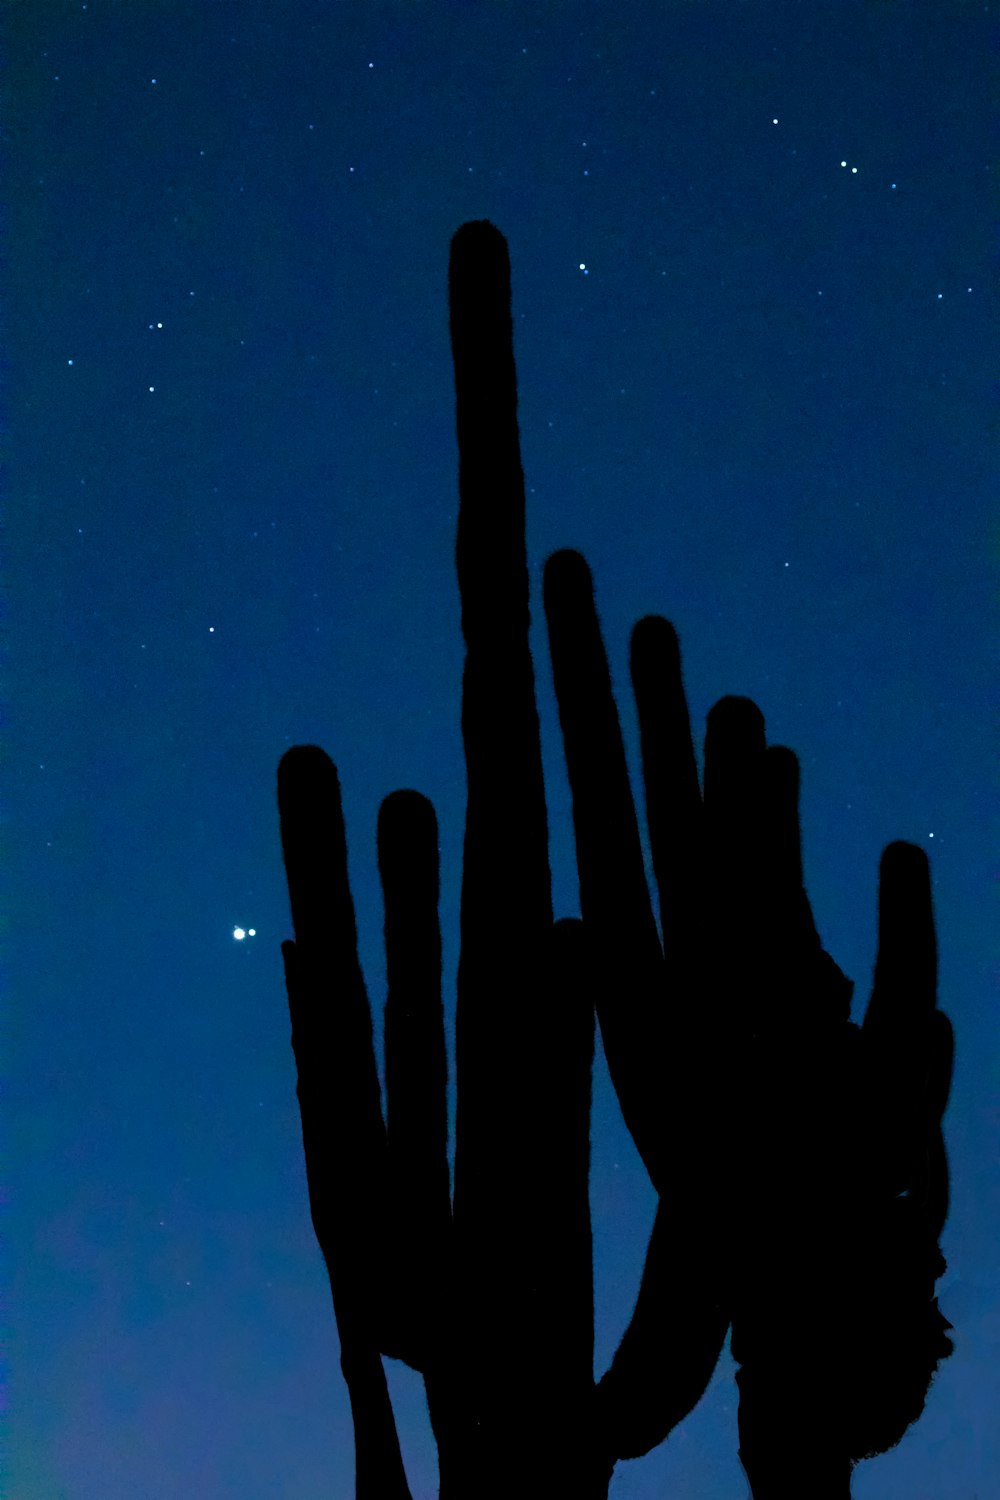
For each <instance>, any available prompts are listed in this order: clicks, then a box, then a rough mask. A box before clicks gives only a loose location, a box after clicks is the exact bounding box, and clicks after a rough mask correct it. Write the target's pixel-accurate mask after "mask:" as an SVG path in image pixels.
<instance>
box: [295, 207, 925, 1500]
mask: <svg viewBox="0 0 1000 1500" xmlns="http://www.w3.org/2000/svg"><path fill="white" fill-rule="evenodd" d="M450 295H451V327H452V347H453V353H454V361H455V379H456V397H457V427H458V442H459V454H460V470H459V480H460V515H459V528H458V545H457V562H458V573H459V583H460V588H461V595H462V628H463V633H464V636H465V642H466V666H465V675H464V680H463V690H462V728H463V736H464V741H465V753H466V762H467V771H468V802H467V815H466V834H465V847H464V864H463V874H462V897H461V954H460V961H459V973H458V1010H457V1022H456V1032H457V1034H456V1054H457V1058H456V1061H457V1089H458V1112H457V1120H456V1153H455V1182H454V1201H453V1203H452V1201H451V1198H450V1195H449V1177H448V1163H447V1123H446V1119H447V1117H446V1105H445V1086H446V1066H447V1065H446V1051H445V1040H444V1025H443V1012H442V1003H441V964H440V936H439V930H438V918H437V886H438V871H437V830H436V823H435V818H434V813H433V809H432V808H431V806H430V804H429V803H428V802H427V801H426V799H424V798H423V797H421V796H420V795H419V794H418V793H416V792H412V791H401V792H395V793H393V794H392V795H391V796H390V797H388V798H387V799H386V801H385V802H384V803H383V805H382V808H381V811H380V815H379V827H378V860H379V869H380V874H381V878H382V883H383V890H384V895H385V911H386V920H385V941H386V956H387V969H388V977H389V995H388V1000H387V1004H386V1013H385V1061H386V1068H385V1071H386V1094H387V1121H386V1120H384V1119H383V1115H382V1108H381V1101H380V1096H379V1085H378V1078H377V1073H376V1067H375V1059H374V1053H373V1046H372V1023H371V1014H370V1010H369V1006H368V1000H367V996H366V993H365V988H364V980H363V977H362V975H361V972H360V967H359V964H358V958H357V934H356V926H355V918H354V911H353V905H352V901H351V895H350V889H349V886H348V881H347V864H346V847H345V838H344V826H343V818H342V814H341V809H340V798H339V784H338V780H337V773H336V770H335V767H334V766H333V764H332V762H331V761H330V760H329V759H328V758H327V757H326V755H325V754H324V753H323V752H322V751H321V750H319V749H317V748H316V747H312V746H305V747H296V748H295V749H293V750H291V751H289V752H288V753H287V754H286V755H285V756H284V757H283V759H282V762H281V765H280V767H279V777H278V796H279V808H280V815H281V830H282V842H283V849H284V858H285V866H286V870H287V875H288V884H289V892H290V897H291V906H292V918H293V925H294V929H295V941H294V942H293V943H291V942H290V943H285V944H284V945H283V948H282V952H283V956H284V961H285V974H286V982H287V988H288V996H289V1006H290V1011H291V1018H292V1042H293V1047H294V1050H295V1056H296V1062H297V1067H298V1094H299V1101H300V1108H301V1115H302V1129H303V1141H304V1146H305V1154H306V1166H307V1174H308V1182H309V1197H310V1205H311V1209H312V1216H313V1223H314V1226H315V1229H316V1234H317V1238H318V1240H319V1244H320V1246H321V1249H322V1251H323V1254H324V1257H325V1259H326V1263H327V1267H328V1271H329V1276H330V1284H331V1289H332V1293H333V1301H334V1311H335V1314H336V1318H337V1325H338V1330H339V1333H340V1342H341V1363H342V1368H343V1371H344V1375H345V1379H346V1381H347V1385H348V1389H349V1392H350V1397H351V1403H352V1411H353V1416H354V1424H355V1440H356V1473H357V1480H356V1491H357V1495H358V1497H359V1500H375V1497H378V1500H395V1497H403V1496H406V1495H407V1494H408V1489H407V1484H406V1479H405V1475H404V1472H403V1466H402V1461H401V1457H400V1452H399V1445H398V1439H397V1434H396V1430H395V1426H394V1422H393V1417H392V1411H391V1406H390V1402H389V1397H388V1391H387V1388H386V1385H385V1380H384V1375H383V1371H382V1366H381V1362H380V1354H388V1355H392V1356H394V1357H397V1358H400V1359H403V1360H405V1361H406V1362H407V1363H408V1364H410V1365H411V1366H412V1367H413V1368H414V1369H417V1370H420V1371H422V1373H423V1375H424V1379H425V1384H426V1390H427V1400H428V1408H429V1412H430V1417H431V1423H432V1426H433V1429H434V1433H435V1437H436V1439H437V1444H438V1452H439V1461H440V1471H441V1491H440V1493H441V1496H442V1497H443V1500H459V1497H462V1500H465V1497H471V1496H477V1497H486V1500H489V1497H492V1496H497V1497H498V1496H500V1495H501V1494H503V1495H509V1494H514V1493H516V1494H518V1495H523V1496H528V1497H532V1496H539V1497H540V1496H543V1495H544V1496H546V1497H550V1496H552V1495H554V1494H567V1495H573V1496H575V1497H583V1500H587V1497H601V1496H603V1495H605V1494H606V1492H607V1487H608V1481H609V1479H610V1476H611V1472H612V1470H613V1467H614V1464H615V1462H616V1461H617V1459H618V1458H621V1457H633V1456H637V1455H638V1454H640V1453H644V1452H647V1451H648V1450H649V1448H651V1447H652V1446H654V1445H655V1444H656V1443H658V1442H660V1441H662V1439H663V1438H664V1437H665V1436H667V1434H668V1433H669V1432H670V1431H671V1430H672V1428H673V1427H674V1426H675V1425H676V1424H677V1422H679V1421H680V1420H682V1419H683V1417H684V1416H685V1415H686V1414H687V1413H688V1412H689V1411H690V1410H691V1409H692V1407H693V1406H694V1405H695V1404H696V1402H697V1401H698V1400H699V1399H700V1396H701V1395H702V1393H703V1391H704V1389H705V1386H706V1385H707V1382H708V1380H709V1378H710V1376H711V1373H712V1369H713V1368H714V1365H715V1363H716V1360H717V1358H718V1354H719V1352H720V1349H721V1347H722V1344H723V1340H724V1338H725V1333H726V1329H727V1327H728V1325H729V1323H730V1319H732V1322H733V1349H734V1353H735V1354H736V1355H737V1358H738V1359H739V1360H740V1361H741V1362H742V1366H743V1367H742V1369H741V1371H740V1375H739V1377H738V1379H739V1381H740V1386H741V1405H740V1433H741V1456H742V1458H743V1462H744V1465H745V1467H746V1469H747V1472H748V1474H749V1475H750V1478H751V1481H752V1483H753V1485H754V1493H755V1495H756V1496H757V1497H758V1500H770V1497H772V1496H777V1495H778V1494H789V1493H792V1492H793V1489H790V1488H788V1481H789V1477H790V1476H791V1475H792V1473H793V1467H792V1465H793V1462H794V1463H795V1464H797V1465H798V1468H797V1469H796V1470H795V1471H794V1472H795V1474H796V1479H797V1483H796V1486H795V1487H794V1493H796V1494H802V1493H806V1492H808V1493H809V1494H811V1495H816V1496H819V1495H825V1494H830V1495H833V1494H837V1495H838V1496H842V1495H844V1494H846V1493H847V1492H848V1488H849V1469H850V1462H851V1460H852V1459H854V1458H856V1457H859V1456H861V1454H862V1452H870V1451H876V1450H877V1449H878V1448H879V1447H880V1446H885V1445H886V1444H887V1442H893V1441H896V1440H897V1439H898V1435H899V1433H900V1432H901V1431H902V1429H903V1427H905V1425H906V1423H907V1422H909V1421H911V1420H912V1419H913V1417H914V1416H915V1415H917V1414H918V1412H919V1410H920V1407H921V1405H922V1401H923V1393H924V1390H925V1389H926V1380H927V1378H929V1372H930V1369H931V1368H932V1365H933V1360H934V1358H936V1357H940V1355H941V1353H943V1352H946V1350H945V1349H944V1347H943V1346H944V1345H947V1342H948V1341H947V1340H944V1339H943V1338H942V1333H941V1329H942V1328H943V1327H945V1326H949V1325H946V1324H945V1323H944V1320H943V1319H941V1318H940V1315H939V1314H937V1311H936V1305H935V1304H933V1303H932V1302H931V1292H932V1290H933V1281H934V1277H935V1275H937V1274H940V1270H941V1269H943V1264H942V1262H941V1261H940V1257H939V1253H938V1252H937V1250H936V1245H935V1243H934V1242H935V1240H936V1237H937V1234H938V1232H939V1231H940V1227H941V1224H942V1223H943V1220H944V1215H945V1212H946V1196H947V1188H946V1172H945V1166H944V1154H943V1145H942V1142H941V1135H940V1117H941V1113H942V1111H943V1109H944V1106H945V1103H946V1100H947V1092H948V1085H949V1080H950V1067H951V1053H950V1036H951V1034H950V1028H949V1027H948V1024H947V1021H946V1020H945V1018H944V1017H943V1016H941V1014H940V1013H939V1012H937V1011H936V1010H935V1009H934V974H933V926H932V921H931V914H930V897H929V883H928V876H927V869H926V861H925V860H924V859H923V856H922V855H921V854H920V851H918V850H914V849H913V848H912V847H911V846H906V845H895V846H890V849H889V850H887V851H886V855H885V856H884V858H883V871H882V906H881V926H880V949H879V966H878V969H877V972H876V987H875V994H874V995H873V999H872V1002H871V1004H870V1006H869V1010H868V1014H867V1015H866V1018H865V1023H864V1027H863V1028H860V1029H859V1028H858V1027H856V1026H853V1025H852V1023H850V1021H849V1019H848V1016H849V997H850V988H851V986H850V983H849V981H847V980H845V979H844V977H843V975H841V974H840V971H839V970H838V969H837V967H836V965H835V964H834V963H833V961H832V960H831V959H829V957H828V956H827V955H826V954H824V953H823V952H822V949H821V947H820V943H819V939H818V937H817V935H816V932H815V928H814V926H813V923H812V918H811V914H810V911H809V906H808V902H807V900H806V897H805V891H804V889H803V886H802V875H801V858H800V853H799V839H798V817H797V763H796V762H795V758H794V756H792V754H791V752H790V751H786V750H783V749H781V748H780V747H778V748H770V749H767V748H766V747H765V743H764V734H763V719H762V716H761V715H760V713H759V711H758V710H757V709H756V708H755V706H754V705H752V704H750V703H749V702H748V701H747V700H741V699H727V700H723V702H722V703H721V704H719V705H717V706H716V709H714V710H713V713H712V715H711V716H710V720H709V734H708V740H707V742H706V753H705V767H706V769H705V791H704V797H703V798H702V795H701V793H700V792H699V787H698V777H697V770H696V767H695V761H694V754H693V750H692V747H691V737H690V729H689V725H688V716H687V709H686V705H685V701H684V692H683V685H682V681H681V675H680V658H679V652H678V648H677V642H676V636H675V635H674V633H673V631H672V627H670V626H669V625H668V624H667V622H666V621H663V620H659V619H649V620H646V621H643V622H641V623H640V625H639V626H638V627H637V629H636V632H635V634H634V637H633V652H632V662H633V681H634V686H635V692H636V700H637V705H638V708H639V714H640V724H641V730H642V747H643V763H644V776H645V784H646V803H647V816H648V821H649V828H650V839H651V846H652V851H653V859H654V872H655V877H656V883H657V886H658V892H659V899H660V913H661V926H662V938H661V936H660V934H659V933H658V931H657V925H656V921H655V918H654V916H653V911H652V904H651V901H650V897H649V893H648V891H647V889H646V885H645V879H644V876H643V869H642V860H641V854H640V852H639V840H638V824H637V819H636V815H635V811H634V807H633V803H632V799H631V794H630V791H629V786H628V778H627V773H626V770H625V760H624V752H623V749H622V744H621V735H620V730H619V727H618V722H617V715H616V710H615V705H614V702H613V699H612V697H611V689H610V679H609V677H608V672H607V663H606V660H605V658H604V651H603V645H602V643H601V639H600V631H599V627H598V622H597V616H596V612H595V610H594V603H593V590H592V587H591V584H590V578H589V574H588V572H587V569H586V564H585V563H584V562H583V559H582V558H580V557H579V556H578V555H577V554H575V553H560V554H556V556H555V557H554V558H553V559H550V562H549V565H548V567H547V570H546V599H545V604H546V614H547V618H548V626H549V637H550V644H551V650H552V658H553V667H554V671H555V684H556V692H557V697H558V699H559V707H560V716H561V720H562V725H563V735H564V744H565V750H566V756H567V764H568V767H569V772H570V779H571V785H572V789H573V797H574V820H575V826H576V833H577V854H578V862H579V869H580V885H581V903H582V911H583V922H582V924H581V923H580V922H578V921H559V922H554V921H553V913H552V904H551V894H550V879H549V867H548V854H547V827H546V810H545V797H544V787H543V782H542V769H541V751H540V742H539V729H538V718H537V712H536V707H535V698H534V677H533V667H532V661H531V656H530V652H529V648H528V622H529V616H528V574H527V563H526V553H525V543H524V486H523V477H522V472H521V462H520V452H519V443H518V431H517V416H516V383H515V372H514V360H513V347H512V335H511V317H510V285H509V265H508V260H507V251H506V244H505V242H504V240H503V238H502V236H501V235H500V234H499V233H498V232H497V231H496V230H495V229H494V228H493V226H492V225H489V224H485V223H477V224H468V225H465V226H463V228H462V229H460V230H459V231H458V233H457V234H456V236H455V238H454V240H453V242H452V254H451V267H450ZM595 1008H596V1013H597V1017H598V1019H599V1021H600V1025H601V1030H602V1038H603V1042H604V1047H605V1052H606V1054H607V1057H608V1062H609V1067H610V1069H611V1074H612V1079H613V1082H614V1085H615V1088H616V1091H617V1093H618V1097H619V1100H620V1102H621V1105H622V1110H623V1114H624V1117H625V1120H626V1123H627V1125H628V1127H629V1129H630V1131H631V1132H632V1135H633V1137H634V1139H635V1141H636V1144H637V1146H638V1149H639V1151H640V1153H641V1155H642V1158H643V1160H644V1162H645V1164H646V1167H647V1169H648V1171H649V1173H650V1177H651V1179H652V1181H653V1183H654V1185H655V1187H656V1188H657V1190H658V1192H659V1193H660V1195H661V1203H660V1207H659V1210H658V1213H657V1218H656V1223H655V1226H654V1230H653V1235H652V1238H651V1242H650V1246H649V1250H648V1254H647V1260H646V1269H645V1272H644V1276H643V1282H642V1287H641V1289H640V1293H639V1297H638V1300H637V1304H636V1309H635V1313H634V1315H633V1319H632V1322H631V1324H630V1327H629V1329H628V1330H627V1332H626V1334H625V1337H624V1339H623V1341H622V1344H621V1346H620V1348H619V1350H618V1353H617V1355H616V1357H615V1360H614V1362H613V1364H612V1367H611V1369H610V1370H609V1371H608V1372H607V1374H606V1375H605V1376H604V1377H603V1379H602V1380H601V1381H600V1383H599V1384H598V1386H597V1387H596V1389H595V1386H594V1382H593V1285H592V1267H591V1237H590V1235H591V1232H590V1217H589V1204H588V1192H587V1189H588V1173H589V1114H590V1085H591V1065H592V1057H593V1038H594V1033H593V1027H594V1011H595ZM900 1194H904V1195H907V1196H904V1197H900V1196H899V1195H900ZM900 1205H902V1207H900ZM851 1214H854V1215H855V1216H856V1217H855V1218H854V1219H852V1218H851V1217H850V1215H851ZM852 1225H853V1226H855V1232H856V1234H857V1243H856V1245H855V1246H854V1248H853V1249H852V1248H851V1247H850V1242H849V1239H848V1233H849V1227H850V1226H852ZM883 1226H884V1227H883ZM901 1259H902V1261H903V1262H905V1266H906V1271H905V1273H904V1274H903V1276H902V1277H901V1278H899V1279H898V1280H893V1274H894V1273H893V1269H892V1266H891V1265H890V1261H892V1262H893V1264H894V1265H897V1266H898V1265H899V1263H900V1260H901ZM928 1278H929V1279H928ZM862 1289H864V1292H862ZM852 1299H853V1300H852ZM876 1307H877V1308H878V1311H879V1317H880V1318H881V1320H882V1322H881V1326H880V1328H879V1329H878V1331H877V1332H873V1331H872V1324H871V1318H872V1315H873V1312H872V1310H873V1309H874V1308H876ZM852 1317H853V1319H854V1320H855V1322H854V1325H853V1326H854V1337H855V1340H856V1342H857V1343H860V1344H861V1345H862V1348H861V1349H860V1350H859V1349H857V1348H854V1349H852V1350H851V1351H850V1352H849V1351H848V1346H847V1342H846V1341H845V1327H849V1326H850V1319H851V1318H852ZM810 1320H812V1321H810ZM804 1330H805V1332H803V1331H804ZM796 1338H799V1339H801V1340H802V1343H801V1344H800V1345H798V1346H797V1345H796V1343H795V1340H796ZM866 1339H867V1340H868V1353H869V1354H870V1353H872V1351H875V1360H874V1361H873V1362H875V1363H877V1365H878V1369H879V1379H878V1380H877V1381H870V1382H869V1385H870V1386H871V1388H872V1389H871V1391H870V1392H869V1390H868V1388H867V1387H866V1386H865V1371H864V1369H857V1368H856V1365H857V1364H858V1363H859V1362H860V1364H862V1365H863V1364H864V1360H865V1358H866V1357H867V1355H866V1353H865V1351H864V1347H863V1346H864V1343H865V1340H866ZM852 1360H854V1362H855V1363H854V1364H852V1362H851V1361H852ZM803 1362H805V1365H806V1366H807V1367H808V1369H809V1371H810V1377H809V1380H808V1381H803V1380H802V1377H801V1370H802V1368H803ZM845 1382H847V1383H849V1384H850V1396H849V1397H847V1398H845V1396H844V1389H845V1386H844V1383H845ZM803 1385H806V1386H807V1387H808V1388H809V1391H811V1394H807V1395H805V1396H803V1397H801V1398H800V1396H799V1395H798V1390H799V1388H801V1387H802V1386H803ZM888 1386H892V1387H893V1388H894V1389H896V1390H903V1389H904V1388H905V1390H906V1394H905V1397H903V1398H901V1399H900V1400H898V1401H897V1400H896V1398H895V1397H893V1398H892V1401H889V1400H887V1399H886V1395H885V1388H886V1387H888ZM918 1387H919V1389H918ZM859 1390H860V1391H861V1394H860V1395H859ZM894 1403H895V1404H894ZM894 1434H895V1435H894ZM803 1465H804V1467H803ZM813 1479H815V1480H816V1483H815V1484H814V1483H813V1482H812V1480H813ZM838 1486H839V1488H838Z"/></svg>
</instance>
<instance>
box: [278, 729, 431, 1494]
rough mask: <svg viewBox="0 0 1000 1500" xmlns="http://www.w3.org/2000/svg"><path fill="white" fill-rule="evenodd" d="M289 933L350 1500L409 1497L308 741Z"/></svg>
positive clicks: (373, 1092)
mask: <svg viewBox="0 0 1000 1500" xmlns="http://www.w3.org/2000/svg"><path fill="white" fill-rule="evenodd" d="M278 807H279V812H280V818H281V841H282V849H283V854H284V860H285V870H286V873H287V877H288V890H289V896H290V899H291V907H292V922H293V926H294V929H295V941H294V942H287V943H283V944H282V950H281V951H282V958H283V960H284V965H285V983H286V987H287V990H288V1004H289V1011H290V1013H291V1022H292V1048H293V1051H294V1053H295V1061H296V1067H297V1072H298V1086H297V1092H298V1099H299V1111H300V1114H301V1117H302V1142H303V1147H304V1150H305V1160H306V1176H307V1179H308V1184H309V1204H310V1209H311V1212H312V1221H313V1227H314V1229H315V1231H316V1238H317V1240H318V1241H319V1245H320V1249H321V1250H322V1252H323V1257H324V1260H325V1261H326V1265H327V1271H328V1274H329V1278H330V1289H331V1292H332V1295H333V1306H334V1312H335V1314H336V1319H337V1330H338V1333H339V1336H340V1362H341V1368H342V1370H343V1373H344V1378H345V1380H346V1382H347V1387H348V1392H349V1394H350V1399H351V1410H352V1414H353V1418H354V1435H355V1493H356V1496H357V1500H410V1491H409V1487H408V1485H407V1481H406V1475H405V1472H404V1469H403V1461H402V1455H401V1453H400V1449H399V1439H398V1435H397V1432H396V1425H395V1421H394V1418H393V1414H392V1404H391V1402H390V1400H389V1392H388V1387H387V1385H386V1381H385V1374H384V1371H383V1368H382V1363H381V1359H380V1357H379V1321H380V1317H379V1306H380V1299H381V1295H382V1282H383V1274H382V1259H381V1257H382V1250H383V1247H384V1246H385V1244H386V1227H387V1214H386V1208H387V1202H386V1194H387V1174H386V1139H385V1125H384V1122H383V1119H382V1109H381V1102H380V1094H379V1083H378V1073H377V1071H376V1067H375V1054H374V1050H373V1047H372V1026H371V1013H370V1011H369V1008H368V998H367V995H366V993H365V986H364V979H363V977H362V974H361V967H360V964H359V962H358V952H357V927H356V923H355V917H354V904H353V901H352V899H351V892H350V887H349V885H348V878H347V845H346V840H345V836H344V819H343V813H342V811H341V805H340V786H339V783H338V780H337V770H336V767H335V766H334V764H333V762H332V761H331V760H330V759H329V757H328V756H326V755H325V754H324V752H323V751H322V750H320V749H318V748H317V747H316V746H313V745H305V746H296V747H294V748H293V749H291V750H289V751H287V752H286V754H285V755H284V756H283V757H282V760H281V764H280V765H279V768H278Z"/></svg>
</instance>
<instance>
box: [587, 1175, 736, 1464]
mask: <svg viewBox="0 0 1000 1500" xmlns="http://www.w3.org/2000/svg"><path fill="white" fill-rule="evenodd" d="M699 1229H700V1226H698V1225H697V1223H696V1222H695V1221H693V1219H692V1218H691V1217H688V1216H680V1215H676V1214H671V1213H670V1212H669V1210H668V1209H667V1208H666V1207H665V1206H664V1204H663V1203H662V1202H661V1203H660V1204H659V1206H658V1207H657V1210H656V1218H655V1220H654V1221H653V1232H652V1234H651V1236H650V1240H649V1246H648V1248H647V1251H646V1262H645V1266H644V1267H643V1273H642V1282H641V1285H640V1287H639V1295H638V1298H637V1299H636V1304H635V1309H634V1311H633V1313H632V1317H631V1320H630V1322H629V1325H628V1327H627V1329H626V1330H625V1334H624V1337H623V1338H622V1341H621V1343H620V1344H619V1346H618V1349H617V1351H616V1352H615V1356H614V1359H613V1360H612V1361H611V1365H610V1367H609V1368H608V1370H607V1371H606V1372H605V1373H604V1375H602V1377H601V1379H600V1380H599V1381H598V1384H597V1389H596V1392H595V1402H594V1411H595V1423H596V1426H597V1429H598V1432H599V1434H600V1444H601V1448H602V1450H603V1451H604V1452H605V1453H606V1454H607V1455H608V1456H609V1458H610V1459H611V1461H612V1462H613V1463H617V1461H618V1460H619V1459H620V1458H641V1457H642V1456H643V1454H645V1453H649V1452H650V1451H651V1449H653V1448H655V1447H657V1446H658V1444H660V1443H662V1442H663V1440H664V1439H665V1438H667V1437H668V1436H669V1435H670V1433H671V1432H672V1431H673V1430H674V1428H675V1427H676V1426H677V1425H678V1424H679V1423H680V1422H682V1421H683V1420H684V1418H685V1417H686V1416H688V1415H689V1413H690V1412H692V1411H693V1410H694V1408H695V1407H696V1406H697V1404H698V1402H699V1401H700V1400H701V1398H702V1396H703V1395H704V1393H705V1390H706V1389H707V1387H708V1383H709V1381H710V1380H711V1378H712V1372H713V1371H714V1369H715V1366H716V1364H717V1363H718V1359H719V1354H720V1352H721V1350H722V1346H723V1344H724V1342H725V1338H726V1331H727V1329H728V1327H729V1313H728V1311H727V1309H726V1307H725V1306H724V1304H723V1301H722V1295H721V1283H720V1278H719V1274H718V1267H717V1264H716V1261H717V1255H716V1249H717V1246H716V1244H715V1243H714V1241H706V1239H705V1236H704V1233H703V1232H699ZM692 1231H693V1232H692Z"/></svg>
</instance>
